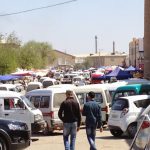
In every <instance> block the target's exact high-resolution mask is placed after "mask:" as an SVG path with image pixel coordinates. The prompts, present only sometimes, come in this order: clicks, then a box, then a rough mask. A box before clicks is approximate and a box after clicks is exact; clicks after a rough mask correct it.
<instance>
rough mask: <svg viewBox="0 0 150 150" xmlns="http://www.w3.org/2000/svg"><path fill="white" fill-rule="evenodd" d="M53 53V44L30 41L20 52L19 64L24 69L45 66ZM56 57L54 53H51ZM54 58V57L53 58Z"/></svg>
mask: <svg viewBox="0 0 150 150" xmlns="http://www.w3.org/2000/svg"><path fill="white" fill-rule="evenodd" d="M51 54H52V46H51V45H49V44H48V43H44V42H36V41H29V42H27V43H26V44H24V46H22V47H21V49H20V52H19V59H18V60H19V66H20V67H21V68H23V69H31V68H45V67H46V66H47V65H48V63H49V60H48V56H49V55H51ZM51 58H54V55H53V54H52V55H51ZM52 60H53V59H52Z"/></svg>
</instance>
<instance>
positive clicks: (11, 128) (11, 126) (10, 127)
mask: <svg viewBox="0 0 150 150" xmlns="http://www.w3.org/2000/svg"><path fill="white" fill-rule="evenodd" d="M8 127H9V129H10V130H26V129H27V127H26V126H20V125H16V124H12V123H10V124H8Z"/></svg>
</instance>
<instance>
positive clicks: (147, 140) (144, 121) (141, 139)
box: [135, 105, 150, 150]
mask: <svg viewBox="0 0 150 150" xmlns="http://www.w3.org/2000/svg"><path fill="white" fill-rule="evenodd" d="M138 129H139V132H138V134H137V138H136V142H135V143H136V146H137V147H139V148H142V149H144V148H145V149H146V148H147V149H146V150H150V105H149V106H148V107H147V108H146V109H145V110H144V112H143V113H142V114H141V116H140V118H139V120H138Z"/></svg>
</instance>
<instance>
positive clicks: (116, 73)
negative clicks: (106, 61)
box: [105, 67, 132, 80]
mask: <svg viewBox="0 0 150 150" xmlns="http://www.w3.org/2000/svg"><path fill="white" fill-rule="evenodd" d="M111 77H116V78H117V80H122V79H128V78H132V75H131V74H130V73H129V72H127V71H124V70H122V69H121V68H120V67H117V68H116V69H115V70H113V71H112V72H111V73H109V74H107V75H105V78H106V79H110V78H111Z"/></svg>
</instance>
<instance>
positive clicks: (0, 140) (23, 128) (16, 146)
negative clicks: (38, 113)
mask: <svg viewBox="0 0 150 150" xmlns="http://www.w3.org/2000/svg"><path fill="white" fill-rule="evenodd" d="M28 146H30V131H29V130H28V126H27V124H26V123H23V122H19V121H15V120H6V119H2V118H0V150H21V149H25V148H27V147H28Z"/></svg>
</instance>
